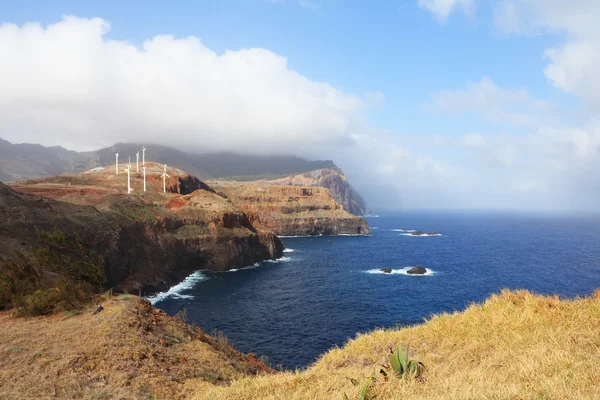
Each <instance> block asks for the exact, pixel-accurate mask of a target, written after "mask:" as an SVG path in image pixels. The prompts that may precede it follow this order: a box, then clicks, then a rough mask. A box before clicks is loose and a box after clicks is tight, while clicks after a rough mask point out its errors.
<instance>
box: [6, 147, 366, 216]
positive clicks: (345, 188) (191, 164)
mask: <svg viewBox="0 0 600 400" xmlns="http://www.w3.org/2000/svg"><path fill="white" fill-rule="evenodd" d="M149 146H150V147H149V149H148V151H147V152H146V161H147V162H150V161H152V162H157V163H161V164H167V165H168V166H173V167H176V168H178V169H180V170H183V171H186V172H188V173H190V174H192V175H195V176H197V177H198V178H199V179H201V180H207V179H219V180H234V181H242V182H243V181H255V180H282V182H284V181H285V182H288V183H285V184H289V185H293V186H321V187H325V188H327V189H329V190H330V192H331V194H332V196H333V197H334V198H335V199H336V201H338V202H339V203H340V204H342V205H343V206H344V209H345V210H346V211H348V212H350V213H351V214H354V215H357V216H360V215H364V213H365V210H366V205H365V201H364V200H363V198H362V196H360V194H358V192H357V191H356V190H355V189H354V188H352V186H351V185H350V183H349V182H348V181H347V179H346V177H345V175H344V173H343V172H342V170H341V169H340V168H338V167H337V165H336V164H335V163H334V162H333V161H332V160H317V161H310V160H307V159H304V158H301V157H297V156H290V155H270V156H256V155H243V154H237V153H233V152H217V153H191V152H185V151H181V150H178V149H175V148H172V147H168V146H163V145H149ZM141 149H142V145H141V144H137V143H116V144H114V145H113V146H109V147H105V148H102V149H98V150H95V151H89V152H76V151H73V150H67V149H65V148H63V147H60V146H54V147H44V146H42V145H39V144H28V143H21V144H12V143H10V142H8V141H6V140H3V139H0V156H1V157H0V181H2V182H10V181H15V180H23V179H35V178H43V177H49V176H56V175H61V174H65V173H80V172H85V171H87V170H90V169H92V168H96V167H101V166H106V165H114V162H115V153H119V162H120V163H123V164H125V163H127V162H128V161H129V160H130V159H131V161H132V162H135V161H136V159H135V157H136V153H137V152H139V160H140V162H141V161H142V151H141ZM317 171H330V172H329V173H327V174H326V175H327V176H323V174H322V173H319V172H317ZM333 171H337V172H333ZM308 173H312V175H313V182H308V181H307V180H306V178H300V177H301V176H302V175H303V174H308ZM299 180H300V181H302V184H298V183H297V182H298V181H299Z"/></svg>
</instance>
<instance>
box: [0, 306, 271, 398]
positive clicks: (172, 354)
mask: <svg viewBox="0 0 600 400" xmlns="http://www.w3.org/2000/svg"><path fill="white" fill-rule="evenodd" d="M102 304H103V306H104V310H103V311H102V312H100V313H98V314H96V315H92V312H91V310H87V311H85V312H82V313H81V314H79V315H72V314H57V315H53V316H48V317H35V318H15V317H13V316H12V314H11V313H10V312H2V313H0V399H3V400H4V399H15V400H16V399H19V400H21V399H50V398H59V399H181V398H189V397H191V396H192V395H193V394H194V393H198V392H202V391H203V389H202V388H203V387H207V386H208V387H212V386H213V385H217V386H218V385H223V384H228V383H229V382H230V381H231V380H232V379H236V378H241V377H243V376H246V375H248V374H250V375H253V374H261V373H269V372H271V370H270V369H269V368H268V367H267V366H266V365H265V364H264V363H263V362H261V361H259V360H257V359H256V358H254V357H253V356H251V355H250V356H247V355H243V354H241V353H239V352H237V351H235V350H233V349H232V348H231V347H229V346H228V345H227V343H226V342H225V341H223V340H219V339H216V338H213V337H211V336H208V335H206V334H204V333H203V332H202V331H201V330H200V329H197V328H194V327H191V326H189V325H187V324H186V323H184V322H182V321H180V320H179V319H177V318H174V317H169V316H167V315H166V314H165V313H164V312H163V311H160V310H158V309H154V308H152V307H151V306H150V303H149V302H147V301H145V300H141V299H140V298H138V297H135V296H119V297H113V298H111V299H109V300H107V301H105V302H103V303H102Z"/></svg>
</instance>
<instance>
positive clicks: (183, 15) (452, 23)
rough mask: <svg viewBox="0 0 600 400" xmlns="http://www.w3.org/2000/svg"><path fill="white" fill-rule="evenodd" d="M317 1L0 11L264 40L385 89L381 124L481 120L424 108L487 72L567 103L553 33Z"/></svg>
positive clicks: (411, 126) (428, 127)
mask: <svg viewBox="0 0 600 400" xmlns="http://www.w3.org/2000/svg"><path fill="white" fill-rule="evenodd" d="M124 3H125V4H124ZM314 4H317V2H315V3H314ZM318 4H319V8H318V9H310V8H305V7H302V6H301V5H300V4H299V2H297V1H293V0H287V1H280V2H276V3H273V2H270V1H268V0H220V1H177V2H174V3H171V2H158V1H128V2H122V1H111V0H109V1H90V2H82V1H74V0H71V1H60V0H59V1H53V2H43V1H20V2H17V4H13V5H12V8H8V9H6V8H4V9H3V12H2V19H3V21H4V22H13V23H17V24H23V23H26V22H30V21H39V22H41V23H42V24H49V23H54V22H56V21H58V20H60V18H61V17H62V16H63V15H75V16H78V17H90V18H91V17H101V18H103V19H105V20H107V21H110V23H111V26H112V28H111V31H110V33H109V34H108V35H107V37H109V38H112V39H116V40H128V41H130V42H132V43H136V44H140V43H142V42H143V41H144V40H146V39H148V38H150V37H153V36H154V35H156V34H171V35H174V36H176V37H186V36H196V37H198V38H200V39H201V40H202V41H203V42H204V43H205V44H206V45H207V47H209V48H211V49H212V50H214V51H216V52H218V53H222V52H224V51H225V50H237V49H241V48H253V47H262V48H266V49H269V50H271V51H273V52H275V53H277V54H279V55H282V56H285V57H287V58H288V62H289V67H290V68H291V69H293V70H296V71H299V72H301V73H302V75H304V76H306V77H308V78H309V79H311V80H315V81H319V82H327V83H329V84H331V85H333V86H334V87H336V88H339V89H342V90H344V91H347V92H351V93H366V92H381V93H383V95H384V96H385V101H384V102H383V104H382V105H381V107H380V108H376V109H374V110H372V111H371V112H370V113H369V115H368V118H369V122H370V123H371V124H372V125H373V126H374V127H377V128H381V129H391V130H403V131H407V132H415V133H418V132H428V133H444V134H453V133H455V134H462V133H463V132H464V130H465V129H472V130H478V129H481V128H483V127H485V126H486V125H487V124H482V122H483V121H480V120H479V119H476V118H462V119H457V120H455V119H454V118H452V117H449V118H450V119H451V121H450V122H452V124H448V121H447V118H448V117H447V118H442V117H440V116H436V118H431V114H430V113H428V112H426V111H424V110H423V107H422V104H423V103H425V102H427V101H428V99H429V96H430V94H431V93H433V92H436V91H438V90H440V89H442V88H457V87H461V86H463V85H464V84H465V82H467V81H469V80H479V79H481V78H483V77H484V76H489V77H491V78H492V79H493V80H494V81H495V82H496V83H497V84H499V85H500V86H504V87H517V88H518V87H523V86H526V87H527V88H528V89H529V90H530V91H531V93H532V94H533V95H534V96H536V97H546V98H551V99H553V100H554V101H556V102H565V103H567V100H566V99H564V97H565V94H563V93H562V92H560V91H559V90H557V89H555V88H554V87H552V85H550V84H549V83H548V81H547V79H546V78H545V77H544V76H543V74H542V73H541V71H542V70H543V68H544V65H545V62H544V60H543V59H542V57H541V54H542V53H543V50H544V48H545V47H549V45H550V44H551V43H552V42H553V39H552V38H548V37H546V36H535V37H528V38H525V39H523V38H518V39H515V38H510V37H506V36H505V35H503V34H501V33H499V32H497V31H495V30H494V29H493V27H492V26H491V23H490V21H489V20H487V19H485V18H484V16H485V14H486V13H489V10H486V9H483V10H481V12H482V14H484V15H483V16H478V17H475V18H473V17H472V18H469V17H467V16H465V15H463V14H456V15H453V16H451V18H450V19H449V20H448V22H447V23H445V24H440V23H438V22H437V21H436V20H435V18H432V16H431V14H430V13H428V12H427V11H426V10H424V9H422V8H420V7H418V5H417V3H416V2H410V1H406V2H402V1H397V0H389V1H377V2H370V1H358V0H355V1H342V0H324V1H320V2H319V3H318ZM457 122H460V124H459V123H457Z"/></svg>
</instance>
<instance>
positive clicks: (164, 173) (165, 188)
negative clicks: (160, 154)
mask: <svg viewBox="0 0 600 400" xmlns="http://www.w3.org/2000/svg"><path fill="white" fill-rule="evenodd" d="M163 170H164V171H163V174H162V175H161V177H162V178H163V193H167V178H170V176H169V175H168V174H167V164H165V166H164V167H163Z"/></svg>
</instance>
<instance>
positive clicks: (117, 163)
mask: <svg viewBox="0 0 600 400" xmlns="http://www.w3.org/2000/svg"><path fill="white" fill-rule="evenodd" d="M115 156H116V157H117V161H116V162H115V170H116V172H117V175H119V153H115Z"/></svg>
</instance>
